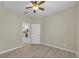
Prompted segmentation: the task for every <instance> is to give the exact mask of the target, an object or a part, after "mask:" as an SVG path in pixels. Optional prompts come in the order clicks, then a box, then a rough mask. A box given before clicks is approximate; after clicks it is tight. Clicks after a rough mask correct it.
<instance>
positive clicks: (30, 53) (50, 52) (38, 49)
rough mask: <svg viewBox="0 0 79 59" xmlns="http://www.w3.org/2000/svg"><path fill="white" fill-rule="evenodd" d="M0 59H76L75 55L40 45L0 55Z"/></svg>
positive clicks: (26, 46)
mask: <svg viewBox="0 0 79 59" xmlns="http://www.w3.org/2000/svg"><path fill="white" fill-rule="evenodd" d="M0 57H1V58H76V54H75V53H71V52H68V51H65V50H60V49H57V48H54V47H50V46H47V45H42V44H31V45H24V47H22V48H19V49H16V50H14V51H11V52H8V53H4V54H1V55H0Z"/></svg>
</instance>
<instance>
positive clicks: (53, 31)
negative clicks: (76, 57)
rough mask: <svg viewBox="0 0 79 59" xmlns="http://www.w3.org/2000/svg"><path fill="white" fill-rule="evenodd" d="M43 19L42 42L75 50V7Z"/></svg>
mask: <svg viewBox="0 0 79 59" xmlns="http://www.w3.org/2000/svg"><path fill="white" fill-rule="evenodd" d="M43 19H44V20H43V36H44V37H43V40H42V42H43V43H46V44H51V45H54V46H57V47H61V48H65V49H69V50H73V51H76V43H77V42H76V8H70V9H67V10H63V11H61V12H58V13H56V14H53V15H50V16H47V17H45V18H43Z"/></svg>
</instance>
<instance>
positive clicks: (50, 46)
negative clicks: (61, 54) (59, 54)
mask: <svg viewBox="0 0 79 59" xmlns="http://www.w3.org/2000/svg"><path fill="white" fill-rule="evenodd" d="M40 44H43V45H47V46H50V47H55V48H58V49H61V50H65V51H69V52H72V53H75V54H77V51H73V50H70V49H66V48H62V47H57V46H54V45H51V44H46V43H40Z"/></svg>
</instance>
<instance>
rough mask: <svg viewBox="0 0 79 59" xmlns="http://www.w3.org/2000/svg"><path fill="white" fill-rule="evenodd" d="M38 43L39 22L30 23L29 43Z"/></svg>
mask: <svg viewBox="0 0 79 59" xmlns="http://www.w3.org/2000/svg"><path fill="white" fill-rule="evenodd" d="M39 43H40V24H32V25H31V44H39Z"/></svg>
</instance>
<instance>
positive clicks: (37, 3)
mask: <svg viewBox="0 0 79 59" xmlns="http://www.w3.org/2000/svg"><path fill="white" fill-rule="evenodd" d="M30 2H31V3H32V6H29V7H25V9H30V8H32V9H33V12H34V13H36V10H38V9H40V10H42V11H44V8H42V7H40V5H42V4H43V3H45V1H40V2H38V1H30Z"/></svg>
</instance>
